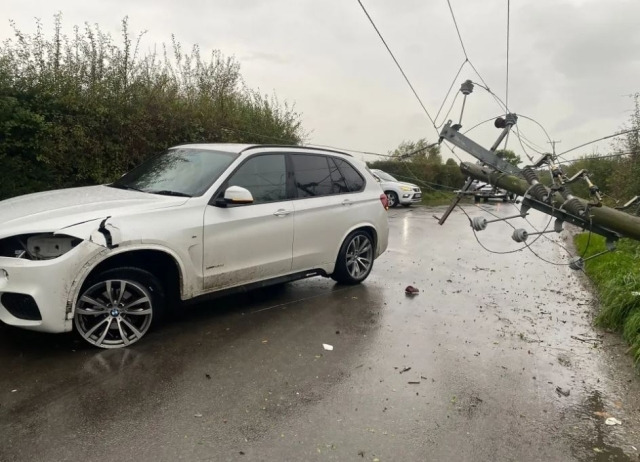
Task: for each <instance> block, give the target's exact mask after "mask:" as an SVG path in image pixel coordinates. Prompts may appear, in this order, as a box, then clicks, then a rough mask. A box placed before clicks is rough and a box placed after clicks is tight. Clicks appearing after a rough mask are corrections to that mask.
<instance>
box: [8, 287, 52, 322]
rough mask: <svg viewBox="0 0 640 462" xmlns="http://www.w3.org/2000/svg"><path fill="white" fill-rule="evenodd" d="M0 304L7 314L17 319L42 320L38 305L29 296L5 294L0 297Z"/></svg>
mask: <svg viewBox="0 0 640 462" xmlns="http://www.w3.org/2000/svg"><path fill="white" fill-rule="evenodd" d="M0 302H1V303H2V305H3V306H4V307H5V308H6V309H7V311H8V312H9V313H11V314H12V315H13V316H15V317H16V318H18V319H24V320H26V321H41V320H42V316H41V315H40V310H39V309H38V304H37V303H36V301H35V300H34V299H33V297H32V296H31V295H25V294H14V293H11V292H6V293H4V294H2V297H0Z"/></svg>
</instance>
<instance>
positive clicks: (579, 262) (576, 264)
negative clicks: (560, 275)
mask: <svg viewBox="0 0 640 462" xmlns="http://www.w3.org/2000/svg"><path fill="white" fill-rule="evenodd" d="M569 268H571V269H572V270H576V271H579V270H581V269H583V268H584V260H583V259H582V257H573V258H572V259H571V260H569Z"/></svg>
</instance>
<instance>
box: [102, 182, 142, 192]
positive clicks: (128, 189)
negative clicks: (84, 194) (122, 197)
mask: <svg viewBox="0 0 640 462" xmlns="http://www.w3.org/2000/svg"><path fill="white" fill-rule="evenodd" d="M107 186H109V187H111V188H117V189H126V190H127V191H138V192H146V191H143V190H142V189H138V188H134V187H133V186H128V185H125V184H116V183H111V184H108V185H107Z"/></svg>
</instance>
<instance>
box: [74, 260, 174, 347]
mask: <svg viewBox="0 0 640 462" xmlns="http://www.w3.org/2000/svg"><path fill="white" fill-rule="evenodd" d="M164 305H165V294H164V290H163V289H162V285H161V284H160V281H158V278H156V277H155V276H154V275H153V274H151V273H149V272H148V271H144V270H141V269H138V268H114V269H111V270H107V271H104V272H103V273H100V274H98V275H97V276H96V277H92V278H90V280H89V281H87V282H86V283H85V284H84V286H83V288H82V290H81V291H80V295H79V297H78V301H77V303H76V312H75V315H74V324H75V327H76V330H77V331H78V333H79V334H80V335H81V336H82V338H83V339H84V340H86V341H87V342H89V343H90V344H92V345H94V346H97V347H100V348H123V347H126V346H129V345H132V344H134V343H136V342H137V341H138V340H140V339H141V338H142V337H143V336H144V335H145V334H146V333H147V331H148V330H149V328H150V327H151V326H152V325H153V324H155V323H156V322H157V321H158V320H159V318H160V317H161V314H162V312H163V311H164Z"/></svg>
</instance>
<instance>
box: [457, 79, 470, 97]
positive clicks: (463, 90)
mask: <svg viewBox="0 0 640 462" xmlns="http://www.w3.org/2000/svg"><path fill="white" fill-rule="evenodd" d="M472 91H473V82H472V81H471V80H467V81H465V82H463V83H462V85H460V92H461V93H462V94H463V95H465V96H467V95H468V94H470V93H471V92H472Z"/></svg>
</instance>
